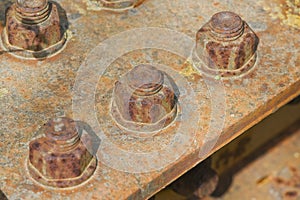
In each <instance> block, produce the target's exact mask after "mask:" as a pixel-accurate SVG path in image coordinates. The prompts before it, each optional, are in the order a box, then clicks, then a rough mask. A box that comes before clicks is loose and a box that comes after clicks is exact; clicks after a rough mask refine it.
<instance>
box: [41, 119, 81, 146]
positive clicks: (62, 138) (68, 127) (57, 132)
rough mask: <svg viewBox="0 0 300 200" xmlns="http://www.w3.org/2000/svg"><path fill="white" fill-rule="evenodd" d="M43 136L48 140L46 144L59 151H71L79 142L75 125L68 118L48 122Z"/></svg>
mask: <svg viewBox="0 0 300 200" xmlns="http://www.w3.org/2000/svg"><path fill="white" fill-rule="evenodd" d="M45 135H46V137H47V138H48V144H49V145H51V146H53V147H54V148H55V149H58V150H60V151H68V150H70V149H73V148H75V147H76V146H77V145H78V144H79V142H80V136H79V134H78V131H77V129H76V123H75V122H74V121H73V120H71V119H68V118H57V119H53V120H51V121H50V122H48V123H47V124H46V129H45Z"/></svg>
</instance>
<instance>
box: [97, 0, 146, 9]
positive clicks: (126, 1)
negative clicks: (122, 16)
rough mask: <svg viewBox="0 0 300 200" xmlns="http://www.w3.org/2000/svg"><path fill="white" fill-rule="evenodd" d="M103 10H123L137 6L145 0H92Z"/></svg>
mask: <svg viewBox="0 0 300 200" xmlns="http://www.w3.org/2000/svg"><path fill="white" fill-rule="evenodd" d="M94 1H96V2H97V3H99V4H100V7H101V8H102V9H104V10H111V11H124V10H128V9H132V8H134V7H137V6H139V5H140V4H141V3H142V2H143V1H145V0H94Z"/></svg>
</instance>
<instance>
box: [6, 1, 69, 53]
mask: <svg viewBox="0 0 300 200" xmlns="http://www.w3.org/2000/svg"><path fill="white" fill-rule="evenodd" d="M1 38H2V45H3V47H4V49H6V50H7V51H9V52H11V53H12V54H13V55H16V56H19V57H25V58H45V57H49V56H51V55H53V54H55V53H57V52H58V51H59V50H60V49H61V48H62V47H63V45H64V44H65V41H66V32H65V31H64V29H63V27H62V26H61V18H60V16H59V12H58V8H57V5H56V4H55V3H53V2H48V0H18V1H17V2H16V3H14V4H13V5H12V6H11V7H10V8H8V9H7V11H6V25H5V28H4V30H3V32H2V37H1Z"/></svg>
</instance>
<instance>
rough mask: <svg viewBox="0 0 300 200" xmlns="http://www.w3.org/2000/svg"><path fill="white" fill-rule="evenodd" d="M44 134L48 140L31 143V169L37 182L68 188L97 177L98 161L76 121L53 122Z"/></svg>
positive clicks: (67, 119) (29, 166)
mask: <svg viewBox="0 0 300 200" xmlns="http://www.w3.org/2000/svg"><path fill="white" fill-rule="evenodd" d="M44 132H45V136H46V137H42V138H39V139H36V140H33V141H31V142H30V144H29V160H28V169H29V172H30V174H31V176H32V178H33V179H35V180H36V181H37V182H39V183H41V184H43V185H46V186H52V187H57V188H66V187H71V186H76V185H78V184H80V183H82V182H84V181H86V180H87V179H88V178H90V177H91V176H92V175H93V173H94V171H95V169H96V166H97V160H96V157H95V156H93V155H92V154H91V153H90V152H89V151H88V150H87V148H86V147H85V146H84V144H83V142H82V141H81V140H80V137H79V134H78V132H77V128H76V122H75V121H73V120H72V119H69V118H56V119H53V120H50V121H49V122H48V123H46V124H45V127H44Z"/></svg>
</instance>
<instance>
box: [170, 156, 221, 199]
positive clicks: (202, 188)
mask: <svg viewBox="0 0 300 200" xmlns="http://www.w3.org/2000/svg"><path fill="white" fill-rule="evenodd" d="M218 183H219V176H218V174H217V172H216V171H215V170H214V169H212V168H211V159H210V158H209V159H207V160H205V161H203V162H202V163H200V164H199V165H197V166H196V167H194V168H193V169H191V170H190V171H188V172H187V173H186V174H184V175H182V176H181V177H180V178H179V179H178V180H176V181H175V182H173V183H172V184H171V185H170V187H171V188H172V189H173V190H174V191H175V192H176V193H178V194H180V195H182V196H184V197H187V199H204V198H205V197H208V196H210V195H211V194H212V193H213V192H214V191H215V189H216V188H217V186H218Z"/></svg>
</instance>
